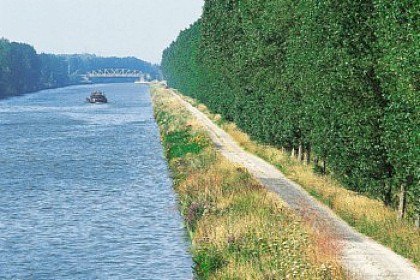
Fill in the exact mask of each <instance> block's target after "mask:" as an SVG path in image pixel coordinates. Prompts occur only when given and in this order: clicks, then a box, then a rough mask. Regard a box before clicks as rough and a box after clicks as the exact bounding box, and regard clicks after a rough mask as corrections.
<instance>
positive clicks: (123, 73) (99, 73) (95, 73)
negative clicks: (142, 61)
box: [81, 68, 150, 82]
mask: <svg viewBox="0 0 420 280" xmlns="http://www.w3.org/2000/svg"><path fill="white" fill-rule="evenodd" d="M81 78H82V80H83V81H85V82H91V80H92V79H101V78H105V79H109V78H111V79H112V78H134V79H138V80H139V81H145V80H150V75H149V74H145V73H143V72H141V71H139V70H131V69H112V68H111V69H99V70H92V71H89V72H87V73H86V74H84V75H82V76H81Z"/></svg>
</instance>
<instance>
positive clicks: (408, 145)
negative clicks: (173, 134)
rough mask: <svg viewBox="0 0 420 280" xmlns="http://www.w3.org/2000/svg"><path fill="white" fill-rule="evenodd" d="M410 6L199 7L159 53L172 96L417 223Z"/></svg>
mask: <svg viewBox="0 0 420 280" xmlns="http://www.w3.org/2000/svg"><path fill="white" fill-rule="evenodd" d="M418 8H419V6H418V3H417V2H416V1H409V0H402V1H385V0H363V1H352V0H343V1H330V0H323V1H312V0H303V1H293V0H281V1H279V0H255V1H254V0H253V1H250V0H243V1H236V0H224V1H211V0H208V1H205V5H204V9H203V15H202V17H201V19H200V20H199V21H197V22H196V23H195V24H193V25H192V26H191V27H190V28H188V29H187V30H185V31H183V32H181V33H180V35H179V37H178V38H177V40H176V41H175V42H173V43H172V44H171V45H170V46H169V47H168V48H167V49H166V50H165V52H164V54H163V58H162V71H163V73H164V76H165V78H166V79H167V80H168V82H169V84H170V85H171V86H172V87H176V88H178V89H180V90H181V91H182V92H183V93H185V94H187V95H190V96H192V97H195V98H197V99H199V100H200V101H202V102H203V103H205V104H207V105H208V106H209V107H210V108H211V109H212V110H213V111H215V112H217V113H221V114H222V115H223V116H224V118H225V119H227V120H231V121H234V122H235V123H236V124H238V126H239V127H240V128H241V129H243V130H244V131H245V132H247V133H248V134H250V135H251V136H252V137H253V138H254V139H256V140H259V141H261V142H265V143H270V144H274V145H276V146H278V147H283V148H285V149H287V150H289V151H290V153H292V154H294V155H295V156H296V157H298V158H299V159H302V160H306V161H308V162H309V161H312V162H315V166H316V167H317V168H319V169H320V172H330V173H332V174H333V175H334V176H335V177H336V178H338V179H340V180H341V181H342V182H343V183H344V184H345V185H346V186H347V187H348V188H349V189H351V190H354V191H356V192H359V193H364V194H367V195H369V196H373V197H376V198H379V199H381V200H383V201H384V203H385V204H387V205H390V206H392V207H395V208H396V209H398V210H399V211H398V215H399V216H400V217H401V218H402V217H403V216H404V215H407V214H408V215H407V216H409V217H410V218H414V219H416V220H417V223H419V221H420V214H419V213H420V186H419V180H420V170H419V169H420V150H419V147H420V131H419V128H420V94H419V89H420V80H419V76H418V74H419V73H418V67H419V65H420V55H419V49H420V34H419V30H420V28H419V22H420V21H419V12H418V11H419V10H418Z"/></svg>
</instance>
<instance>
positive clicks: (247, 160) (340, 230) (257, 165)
mask: <svg viewBox="0 0 420 280" xmlns="http://www.w3.org/2000/svg"><path fill="white" fill-rule="evenodd" d="M173 94H174V95H175V96H176V97H177V98H178V99H179V100H180V101H181V102H182V103H183V104H184V105H185V107H186V108H187V109H188V110H189V111H190V112H191V113H192V114H193V115H194V116H195V117H196V118H197V120H198V121H200V122H201V123H202V124H203V126H204V127H205V128H206V129H207V130H208V133H209V136H210V137H211V139H212V140H213V142H214V144H215V145H216V148H217V149H218V150H219V151H220V152H221V153H222V154H223V155H224V156H225V157H226V158H227V159H229V160H230V161H232V162H234V163H237V164H240V165H242V166H244V167H245V168H246V169H247V170H248V172H250V173H251V174H252V175H253V176H254V177H255V178H256V179H257V180H258V181H260V182H261V183H262V184H263V185H264V186H266V187H267V188H268V189H270V190H271V191H273V192H275V193H277V194H278V195H279V196H280V197H281V198H282V200H283V201H285V202H286V203H287V204H288V206H289V207H290V208H292V209H293V210H294V211H295V212H296V213H297V214H298V215H300V216H302V217H306V218H307V217H308V216H311V217H312V219H310V220H311V221H312V222H311V224H312V226H313V227H314V228H315V229H318V230H321V231H323V232H328V233H330V236H331V238H334V239H336V241H338V242H339V244H340V245H341V246H340V247H341V251H342V263H343V265H344V267H345V268H346V269H347V270H348V271H349V273H350V274H351V275H352V276H353V277H355V278H357V279H363V280H365V279H366V280H370V279H375V280H377V279H378V280H379V279H386V280H388V279H390V280H391V279H392V280H394V279H395V280H397V279H398V280H420V272H419V271H418V270H417V269H416V268H415V267H414V265H413V264H411V263H410V262H409V261H407V260H406V259H405V258H403V257H401V256H399V255H397V254H396V253H394V252H392V251H391V250H390V249H388V248H386V247H384V246H382V245H380V244H378V243H376V242H375V241H372V240H371V239H369V238H367V237H365V236H364V235H362V234H360V233H358V232H357V231H355V230H354V229H353V228H352V227H350V226H349V225H348V224H347V223H346V222H344V221H343V220H342V219H340V218H339V217H337V216H336V215H335V214H334V213H333V212H332V211H331V210H330V209H329V208H327V207H325V206H324V205H321V204H320V203H319V202H317V201H316V200H315V199H314V198H312V197H311V196H310V195H309V194H308V193H307V192H306V191H305V190H303V189H302V187H301V186H299V185H298V184H296V183H294V182H292V181H290V180H289V179H287V178H286V177H285V176H284V175H283V174H282V173H281V172H280V171H279V170H278V169H277V168H275V167H274V166H272V165H271V164H269V163H267V162H266V161H264V160H262V159H261V158H259V157H257V156H255V155H252V154H250V153H248V152H246V151H244V150H243V149H241V148H240V147H239V145H238V144H237V143H236V142H235V141H234V140H233V139H232V138H231V137H230V136H229V135H228V134H227V133H226V132H225V131H224V130H222V129H221V128H219V127H218V126H217V125H215V124H214V123H213V122H212V121H211V120H210V119H208V118H207V116H205V115H204V114H203V113H201V112H200V111H199V110H198V109H196V108H195V107H193V106H192V105H191V104H189V103H188V102H186V101H184V100H183V99H182V98H180V97H179V96H178V95H177V94H175V93H173ZM314 217H315V218H314ZM306 220H308V219H306Z"/></svg>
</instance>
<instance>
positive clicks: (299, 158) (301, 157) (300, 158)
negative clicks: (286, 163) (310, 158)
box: [298, 143, 303, 161]
mask: <svg viewBox="0 0 420 280" xmlns="http://www.w3.org/2000/svg"><path fill="white" fill-rule="evenodd" d="M298 160H300V161H302V160H303V145H302V143H300V144H299V150H298Z"/></svg>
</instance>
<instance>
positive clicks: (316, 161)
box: [314, 157, 319, 166]
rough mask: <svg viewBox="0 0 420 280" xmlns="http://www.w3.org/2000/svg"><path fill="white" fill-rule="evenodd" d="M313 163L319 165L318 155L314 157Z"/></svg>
mask: <svg viewBox="0 0 420 280" xmlns="http://www.w3.org/2000/svg"><path fill="white" fill-rule="evenodd" d="M314 164H315V165H316V166H319V157H315V159H314Z"/></svg>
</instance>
